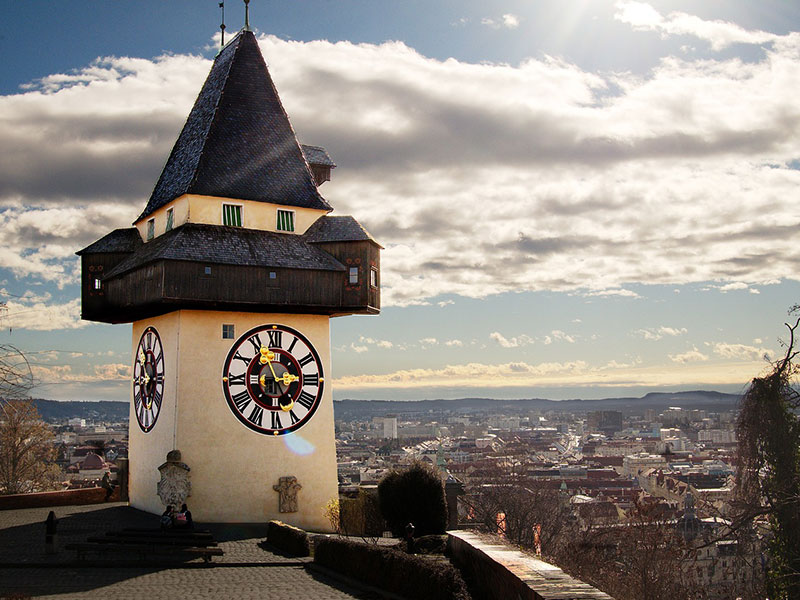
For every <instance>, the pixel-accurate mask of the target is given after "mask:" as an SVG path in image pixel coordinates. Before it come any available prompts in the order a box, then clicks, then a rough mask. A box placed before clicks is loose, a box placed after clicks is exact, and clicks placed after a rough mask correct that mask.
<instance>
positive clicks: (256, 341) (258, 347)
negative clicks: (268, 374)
mask: <svg viewBox="0 0 800 600" xmlns="http://www.w3.org/2000/svg"><path fill="white" fill-rule="evenodd" d="M247 341H248V342H250V343H251V344H253V348H255V351H256V352H261V338H260V337H258V334H255V335H251V336H250V337H249V338H247Z"/></svg>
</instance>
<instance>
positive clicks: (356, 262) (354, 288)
mask: <svg viewBox="0 0 800 600" xmlns="http://www.w3.org/2000/svg"><path fill="white" fill-rule="evenodd" d="M318 246H319V247H320V248H321V249H322V250H325V252H327V253H328V254H330V255H331V256H333V257H334V258H336V259H337V260H338V261H339V262H340V263H342V264H343V265H344V266H345V267H347V272H346V273H344V274H343V276H342V279H341V285H342V288H343V292H342V300H343V302H342V305H343V306H352V307H356V306H361V307H364V311H363V312H367V313H377V312H379V311H380V308H381V292H380V277H381V275H380V270H381V264H380V247H379V246H378V245H377V244H375V243H374V242H371V241H368V240H364V241H357V242H325V243H321V244H318ZM351 268H354V269H358V283H355V284H353V283H350V272H349V271H350V269H351ZM372 269H375V270H376V279H377V283H378V285H377V286H372V285H371V273H370V272H371V271H372ZM359 312H361V311H359Z"/></svg>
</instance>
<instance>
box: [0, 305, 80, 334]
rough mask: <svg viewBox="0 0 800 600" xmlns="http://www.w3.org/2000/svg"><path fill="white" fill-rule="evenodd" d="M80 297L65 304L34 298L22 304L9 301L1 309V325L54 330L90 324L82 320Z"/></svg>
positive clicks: (33, 329)
mask: <svg viewBox="0 0 800 600" xmlns="http://www.w3.org/2000/svg"><path fill="white" fill-rule="evenodd" d="M80 312H81V304H80V299H79V298H75V299H74V300H70V301H69V302H66V303H64V304H55V303H45V302H40V301H38V300H34V301H32V302H31V303H26V304H22V303H19V302H13V301H9V302H7V303H6V307H5V309H4V310H0V327H2V328H4V329H12V330H13V329H29V330H32V331H52V330H56V329H80V328H82V327H86V326H87V325H89V323H88V321H82V320H81V315H80Z"/></svg>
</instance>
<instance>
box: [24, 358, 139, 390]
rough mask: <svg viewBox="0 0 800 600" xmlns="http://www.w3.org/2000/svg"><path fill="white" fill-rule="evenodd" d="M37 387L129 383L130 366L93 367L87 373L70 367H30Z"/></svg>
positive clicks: (116, 364) (114, 364)
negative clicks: (41, 385) (45, 385)
mask: <svg viewBox="0 0 800 600" xmlns="http://www.w3.org/2000/svg"><path fill="white" fill-rule="evenodd" d="M31 371H33V375H34V378H35V379H36V381H37V385H40V384H67V383H96V382H101V381H126V380H127V381H130V378H131V366H130V365H127V364H122V363H105V364H99V365H94V366H92V367H91V369H90V371H89V372H77V373H76V372H75V371H74V370H73V367H72V365H48V366H46V367H43V366H41V365H35V364H34V365H31Z"/></svg>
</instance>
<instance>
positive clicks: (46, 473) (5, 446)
mask: <svg viewBox="0 0 800 600" xmlns="http://www.w3.org/2000/svg"><path fill="white" fill-rule="evenodd" d="M54 459H55V447H54V446H53V433H52V431H50V428H49V427H48V426H47V424H46V423H45V422H44V421H42V419H41V417H40V416H39V412H38V411H37V410H36V406H35V405H34V403H33V401H32V400H0V494H25V493H28V492H37V491H43V490H48V489H52V487H53V483H54V481H57V480H58V479H59V475H60V469H59V468H58V465H56V464H55V463H54V462H53V460H54Z"/></svg>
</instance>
